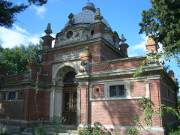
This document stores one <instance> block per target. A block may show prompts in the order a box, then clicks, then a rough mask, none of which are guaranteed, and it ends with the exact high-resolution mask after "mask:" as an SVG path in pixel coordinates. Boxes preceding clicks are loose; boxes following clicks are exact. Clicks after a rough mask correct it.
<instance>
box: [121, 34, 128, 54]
mask: <svg viewBox="0 0 180 135" xmlns="http://www.w3.org/2000/svg"><path fill="white" fill-rule="evenodd" d="M120 40H121V41H120V43H119V49H120V51H121V52H122V53H123V54H124V56H125V57H128V47H129V45H128V44H127V43H126V38H125V37H124V35H123V34H122V35H121V37H120Z"/></svg>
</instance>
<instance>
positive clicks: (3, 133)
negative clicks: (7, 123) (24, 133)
mask: <svg viewBox="0 0 180 135" xmlns="http://www.w3.org/2000/svg"><path fill="white" fill-rule="evenodd" d="M0 135H9V134H8V133H7V129H6V127H0Z"/></svg>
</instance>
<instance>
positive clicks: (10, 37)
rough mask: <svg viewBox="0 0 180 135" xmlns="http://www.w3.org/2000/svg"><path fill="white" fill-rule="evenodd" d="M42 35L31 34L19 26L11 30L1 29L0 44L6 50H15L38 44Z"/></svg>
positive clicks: (14, 26)
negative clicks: (22, 46) (15, 48)
mask: <svg viewBox="0 0 180 135" xmlns="http://www.w3.org/2000/svg"><path fill="white" fill-rule="evenodd" d="M39 37H40V35H38V34H30V33H29V32H28V31H27V30H26V29H23V28H21V27H20V26H18V25H13V27H12V28H11V29H8V28H5V27H0V43H1V46H2V47H4V48H13V47H14V46H20V45H29V44H30V43H32V44H38V43H39V40H40V38H39Z"/></svg>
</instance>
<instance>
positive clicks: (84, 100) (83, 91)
mask: <svg viewBox="0 0 180 135" xmlns="http://www.w3.org/2000/svg"><path fill="white" fill-rule="evenodd" d="M79 88H80V99H81V103H80V108H81V110H80V124H81V125H88V124H90V123H89V118H88V117H89V93H88V82H81V83H79Z"/></svg>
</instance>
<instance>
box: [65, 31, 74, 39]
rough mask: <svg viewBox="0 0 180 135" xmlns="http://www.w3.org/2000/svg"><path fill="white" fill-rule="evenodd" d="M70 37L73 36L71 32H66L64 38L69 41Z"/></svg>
mask: <svg viewBox="0 0 180 135" xmlns="http://www.w3.org/2000/svg"><path fill="white" fill-rule="evenodd" d="M72 36H73V32H72V31H68V32H67V35H66V37H67V38H68V39H69V38H71V37H72Z"/></svg>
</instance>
